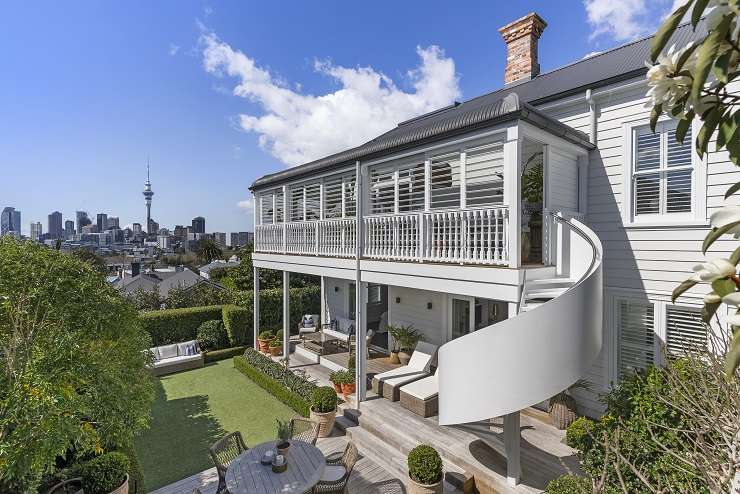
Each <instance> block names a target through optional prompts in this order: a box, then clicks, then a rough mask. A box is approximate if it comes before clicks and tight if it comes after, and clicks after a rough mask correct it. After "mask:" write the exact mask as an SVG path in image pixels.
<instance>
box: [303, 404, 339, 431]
mask: <svg viewBox="0 0 740 494" xmlns="http://www.w3.org/2000/svg"><path fill="white" fill-rule="evenodd" d="M336 416H337V409H336V408H335V409H334V411H332V412H327V413H318V412H314V411H313V408H311V413H310V417H311V420H313V421H314V422H316V423H318V424H319V437H329V436H330V435H331V430H332V429H333V428H334V420H335V419H336Z"/></svg>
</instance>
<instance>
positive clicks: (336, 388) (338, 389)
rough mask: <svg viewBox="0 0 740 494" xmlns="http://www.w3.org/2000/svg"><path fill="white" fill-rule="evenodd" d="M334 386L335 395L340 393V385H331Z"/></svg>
mask: <svg viewBox="0 0 740 494" xmlns="http://www.w3.org/2000/svg"><path fill="white" fill-rule="evenodd" d="M332 384H333V385H334V391H336V392H337V394H339V393H341V392H342V385H341V384H337V383H332Z"/></svg>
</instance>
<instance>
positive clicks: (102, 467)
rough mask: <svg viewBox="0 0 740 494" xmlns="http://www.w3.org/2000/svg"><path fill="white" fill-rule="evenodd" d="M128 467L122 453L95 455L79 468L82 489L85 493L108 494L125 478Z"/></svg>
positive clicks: (129, 465)
mask: <svg viewBox="0 0 740 494" xmlns="http://www.w3.org/2000/svg"><path fill="white" fill-rule="evenodd" d="M130 467H131V464H130V463H129V459H128V457H127V456H126V455H124V454H123V453H118V452H115V451H114V452H112V453H105V454H102V455H100V456H96V457H95V458H93V459H92V460H90V461H89V462H87V463H85V464H84V465H82V468H81V469H80V477H81V478H82V489H83V490H84V491H85V494H108V493H109V492H112V491H113V490H114V489H116V488H118V487H120V485H121V484H122V483H123V481H124V480H126V474H127V473H128V471H129V468H130Z"/></svg>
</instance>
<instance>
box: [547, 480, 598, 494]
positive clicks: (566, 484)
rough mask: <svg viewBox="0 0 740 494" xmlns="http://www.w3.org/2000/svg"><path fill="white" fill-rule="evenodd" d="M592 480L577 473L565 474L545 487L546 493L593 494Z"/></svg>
mask: <svg viewBox="0 0 740 494" xmlns="http://www.w3.org/2000/svg"><path fill="white" fill-rule="evenodd" d="M591 492H592V487H591V481H590V480H589V479H587V478H586V477H579V476H577V475H563V476H562V477H558V478H556V479H554V480H551V481H550V483H548V484H547V487H545V494H591Z"/></svg>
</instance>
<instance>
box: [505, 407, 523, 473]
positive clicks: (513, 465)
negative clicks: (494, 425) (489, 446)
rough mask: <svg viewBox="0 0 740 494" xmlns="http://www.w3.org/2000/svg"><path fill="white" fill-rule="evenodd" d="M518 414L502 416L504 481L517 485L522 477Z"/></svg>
mask: <svg viewBox="0 0 740 494" xmlns="http://www.w3.org/2000/svg"><path fill="white" fill-rule="evenodd" d="M519 419H520V417H519V412H513V413H510V414H508V415H504V450H505V452H506V481H507V482H508V484H509V485H510V486H515V485H517V484H518V483H519V482H520V480H521V477H522V470H521V466H520V465H521V462H520V449H521V430H520V420H519Z"/></svg>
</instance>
